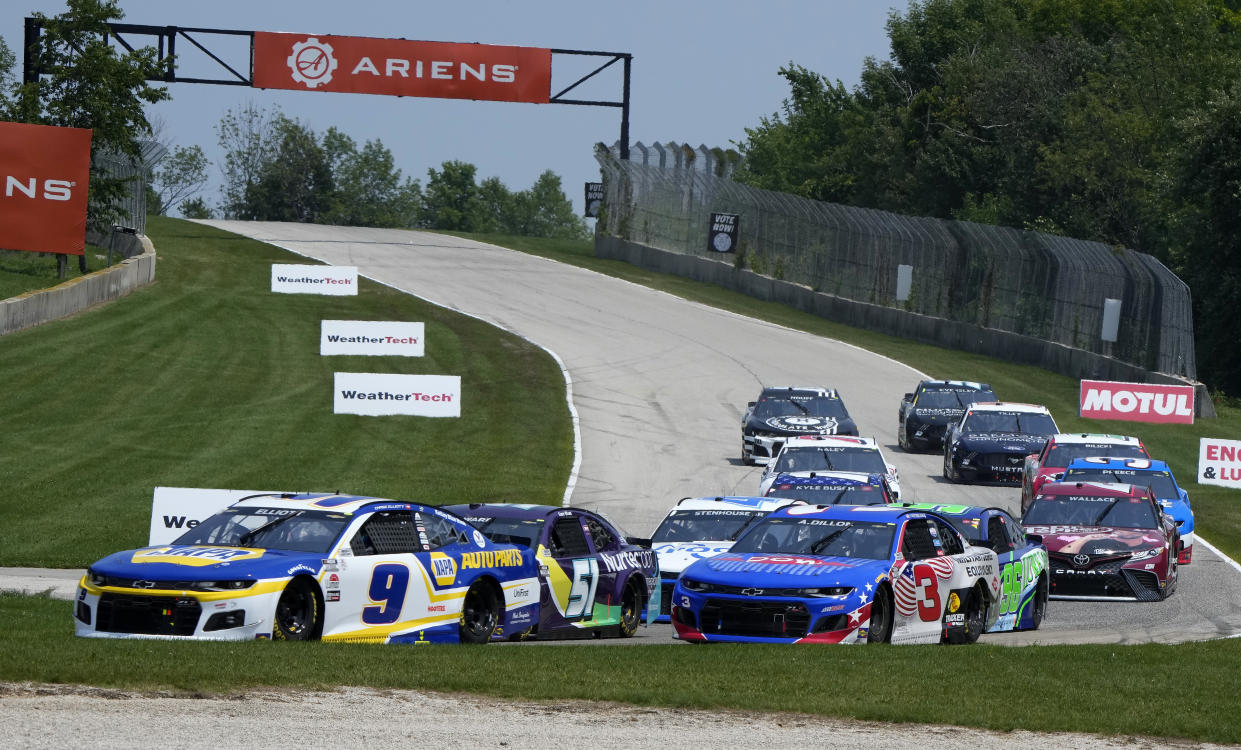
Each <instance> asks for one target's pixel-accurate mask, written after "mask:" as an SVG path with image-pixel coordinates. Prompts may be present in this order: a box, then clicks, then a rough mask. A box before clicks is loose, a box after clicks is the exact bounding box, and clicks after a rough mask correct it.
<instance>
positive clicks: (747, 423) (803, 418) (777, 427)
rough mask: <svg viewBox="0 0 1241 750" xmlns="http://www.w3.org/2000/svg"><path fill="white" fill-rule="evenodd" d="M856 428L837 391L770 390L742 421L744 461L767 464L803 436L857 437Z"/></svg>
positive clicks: (789, 388) (832, 389)
mask: <svg viewBox="0 0 1241 750" xmlns="http://www.w3.org/2000/svg"><path fill="white" fill-rule="evenodd" d="M857 434H858V430H857V424H856V423H855V422H854V421H853V417H850V416H849V410H848V409H846V408H845V402H844V401H843V400H841V398H840V394H839V393H837V392H836V389H835V388H811V387H798V386H787V387H779V388H776V387H768V388H764V389H763V390H762V391H761V392H760V393H759V394H758V400H756V401H751V402H750V403H749V404H747V405H746V410H745V414H744V415H742V417H741V461H742V463H745V464H766V463H767V462H768V461H770V460H771V459H773V458H775V457H776V454H777V453H779V452H780V449H781V448H783V447H784V441H785V439H786V438H789V437H795V436H800V435H857Z"/></svg>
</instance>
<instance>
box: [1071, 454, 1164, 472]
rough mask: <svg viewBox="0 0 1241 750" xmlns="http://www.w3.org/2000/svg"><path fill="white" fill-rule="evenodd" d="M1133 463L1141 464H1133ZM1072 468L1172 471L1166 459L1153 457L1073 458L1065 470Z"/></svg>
mask: <svg viewBox="0 0 1241 750" xmlns="http://www.w3.org/2000/svg"><path fill="white" fill-rule="evenodd" d="M1135 463H1140V464H1143V465H1141V466H1135V465H1134V464H1135ZM1073 469H1125V470H1126V471H1166V472H1168V473H1169V474H1171V473H1172V469H1171V468H1170V467H1169V466H1168V464H1167V462H1166V461H1160V460H1158V459H1154V458H1110V457H1108V456H1092V457H1087V458H1075V459H1073V460H1072V461H1069V465H1068V466H1066V467H1065V471H1072V470H1073Z"/></svg>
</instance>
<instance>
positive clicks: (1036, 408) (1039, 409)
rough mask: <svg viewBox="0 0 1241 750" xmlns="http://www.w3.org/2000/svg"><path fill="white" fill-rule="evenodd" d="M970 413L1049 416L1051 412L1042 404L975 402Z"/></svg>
mask: <svg viewBox="0 0 1241 750" xmlns="http://www.w3.org/2000/svg"><path fill="white" fill-rule="evenodd" d="M969 410H970V411H972V412H976V411H1019V412H1027V413H1030V414H1051V411H1050V410H1049V409H1048V408H1047V407H1046V406H1043V405H1042V404H1022V403H1018V402H1016V401H976V402H975V403H974V404H973V405H972V406H970V408H969Z"/></svg>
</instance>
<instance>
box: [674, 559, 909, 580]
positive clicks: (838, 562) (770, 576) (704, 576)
mask: <svg viewBox="0 0 1241 750" xmlns="http://www.w3.org/2000/svg"><path fill="white" fill-rule="evenodd" d="M889 567H891V563H890V562H889V561H888V560H865V559H860V558H856V557H820V556H818V555H780V554H773V553H767V552H744V553H732V552H729V553H725V554H722V555H719V556H718V557H713V558H711V559H708V560H699V561H698V562H696V563H694V564H693V565H691V566H689V567H688V568H686V569H685V571H684V572H683V573H682V574H681V575H683V576H686V577H690V578H693V579H694V580H697V581H702V582H704V583H717V584H724V585H734V586H735V585H751V586H759V587H767V588H799V587H804V588H815V587H823V586H858V585H861V584H863V583H866V582H870V581H874V580H876V579H878V578H879V577H880V576H882V575H884V574H885V573H887V572H888V568H889Z"/></svg>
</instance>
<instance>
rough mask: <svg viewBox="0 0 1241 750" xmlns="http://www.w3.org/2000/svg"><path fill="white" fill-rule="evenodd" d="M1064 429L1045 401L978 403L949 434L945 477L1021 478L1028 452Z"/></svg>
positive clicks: (968, 479)
mask: <svg viewBox="0 0 1241 750" xmlns="http://www.w3.org/2000/svg"><path fill="white" fill-rule="evenodd" d="M1059 431H1060V430H1059V429H1058V428H1057V427H1056V420H1054V419H1052V418H1051V412H1049V411H1048V410H1047V407H1046V406H1039V405H1036V404H1014V403H1009V402H998V401H997V402H992V403H979V404H974V405H973V406H971V407H970V408H969V409H966V410H965V416H963V417H961V421H960V422H958V423H956V424H954V425H952V426H950V427H949V428H948V433H947V435H946V436H945V437H944V478H945V479H947V480H948V481H950V482H979V481H988V480H990V481H997V482H1020V481H1021V478H1022V476H1023V473H1024V471H1025V462H1026V456H1028V455H1030V454H1032V453H1038V452H1039V451H1041V450H1043V446H1044V445H1045V444H1046V443H1047V440H1048V438H1050V437H1051V436H1052V435H1055V434H1056V433H1058V432H1059Z"/></svg>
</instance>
